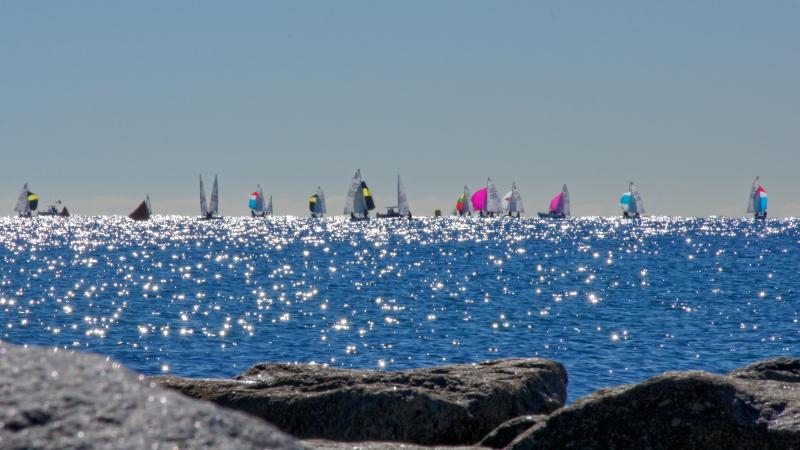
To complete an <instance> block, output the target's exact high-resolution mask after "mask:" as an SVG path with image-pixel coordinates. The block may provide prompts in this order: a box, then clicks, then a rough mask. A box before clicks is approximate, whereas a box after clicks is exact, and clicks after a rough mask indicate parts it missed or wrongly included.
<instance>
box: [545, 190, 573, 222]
mask: <svg viewBox="0 0 800 450" xmlns="http://www.w3.org/2000/svg"><path fill="white" fill-rule="evenodd" d="M569 216H570V201H569V191H568V190H567V185H566V184H565V185H564V186H563V187H562V188H561V192H559V193H558V195H556V196H555V197H553V199H552V200H550V207H549V210H548V212H546V213H543V212H540V213H539V217H540V218H542V219H565V218H567V217H569Z"/></svg>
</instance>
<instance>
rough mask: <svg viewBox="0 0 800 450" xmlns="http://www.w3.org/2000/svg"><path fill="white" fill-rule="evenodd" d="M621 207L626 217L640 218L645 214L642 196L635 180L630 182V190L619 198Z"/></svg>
mask: <svg viewBox="0 0 800 450" xmlns="http://www.w3.org/2000/svg"><path fill="white" fill-rule="evenodd" d="M619 207H620V209H622V217H623V218H626V219H638V218H639V217H641V215H642V214H644V212H645V211H644V203H643V202H642V196H641V195H639V189H638V188H637V187H636V185H635V184H633V181H631V182H630V183H629V184H628V191H627V192H624V193H623V194H622V198H620V199H619Z"/></svg>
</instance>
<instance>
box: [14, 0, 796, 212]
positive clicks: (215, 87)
mask: <svg viewBox="0 0 800 450" xmlns="http://www.w3.org/2000/svg"><path fill="white" fill-rule="evenodd" d="M798 23H800V2H796V1H784V2H770V3H767V4H756V3H752V2H738V1H732V2H726V3H724V4H718V5H711V4H695V3H693V2H671V3H666V4H644V3H641V2H634V1H624V2H614V3H610V4H598V3H590V2H580V3H569V4H564V3H558V2H552V3H551V2H536V3H534V2H523V1H508V2H477V1H441V2H422V1H409V2H402V3H373V2H368V1H345V2H336V3H333V2H330V3H328V2H321V1H319V2H318V1H304V2H285V3H272V2H255V1H253V2H248V1H242V2H236V3H233V4H223V3H214V2H189V1H175V2H169V3H160V2H151V1H145V2H136V3H113V4H112V3H107V2H100V1H86V2H80V3H65V2H55V1H42V2H36V3H30V2H23V1H18V2H17V1H9V2H4V3H3V4H2V5H0V60H1V61H3V65H4V68H5V70H3V71H0V149H2V155H3V162H2V169H0V215H11V214H13V211H12V209H13V207H14V204H15V202H16V198H17V195H18V193H19V190H20V188H21V187H22V184H23V183H25V182H28V183H29V186H30V188H31V190H32V191H34V192H36V193H37V194H38V195H39V196H40V197H41V201H40V205H41V207H46V205H48V204H50V203H51V202H54V201H55V200H58V199H60V200H62V201H63V202H64V203H65V204H66V205H67V206H68V207H69V208H70V210H71V211H73V212H74V213H76V214H81V215H95V214H128V213H129V212H130V211H132V210H133V209H134V207H135V206H136V205H137V204H138V203H139V202H141V200H142V199H143V198H144V196H145V195H146V194H149V195H150V196H151V198H152V202H153V207H154V209H155V211H156V213H158V214H183V215H197V214H198V213H199V206H198V203H199V202H198V193H197V190H198V186H197V176H198V174H203V177H204V180H205V181H206V188H207V189H209V188H210V185H211V181H212V180H213V176H214V174H215V173H216V174H218V175H219V181H220V204H221V213H222V215H224V216H235V215H246V214H247V213H248V210H247V200H248V197H249V194H250V192H252V191H253V190H254V189H255V187H256V185H257V184H260V185H261V186H262V188H263V190H264V192H265V194H267V195H273V197H274V203H275V213H276V214H278V215H282V214H290V215H301V216H304V215H307V212H308V209H307V202H308V197H309V196H310V195H311V194H313V193H314V191H315V190H316V187H317V185H320V186H322V187H323V189H324V191H325V193H326V197H327V199H328V211H329V214H333V215H337V214H339V213H340V212H341V210H342V206H343V205H342V202H343V199H344V195H345V193H346V190H347V187H348V183H349V180H350V177H351V176H352V174H353V172H354V171H355V169H357V168H360V169H361V171H362V174H363V176H364V179H365V180H366V181H367V183H368V184H369V186H370V188H371V190H372V192H373V194H374V196H375V200H376V203H377V205H378V208H379V209H383V207H384V206H390V205H394V204H395V202H396V200H395V183H396V178H395V177H396V175H397V173H399V174H400V175H401V176H402V178H403V182H404V184H405V188H406V190H407V193H408V198H409V202H410V205H411V209H412V212H413V213H414V214H416V215H432V214H433V211H434V209H441V210H442V213H443V214H445V215H448V214H450V212H451V211H452V209H453V207H454V204H455V200H456V197H457V196H458V194H459V193H460V191H461V188H462V187H463V185H464V184H467V185H468V186H469V187H470V188H471V189H472V190H475V189H477V188H479V186H481V185H482V184H484V183H485V180H486V177H487V176H489V177H491V178H492V180H493V181H494V182H495V184H496V185H497V187H498V189H499V190H500V191H501V192H506V191H507V190H509V189H510V186H511V182H512V181H515V182H516V183H517V186H518V187H519V189H520V191H521V193H522V197H523V199H524V204H525V209H526V215H535V213H536V211H539V210H544V209H545V208H546V206H547V203H548V202H549V200H550V198H552V196H553V195H555V194H556V193H557V192H558V191H559V190H560V188H561V185H562V184H563V183H566V184H567V185H568V186H569V188H570V193H571V195H572V211H573V215H575V216H594V215H603V216H609V215H618V214H619V208H618V202H619V196H620V194H621V193H622V192H623V191H624V190H625V189H626V187H627V183H628V181H631V180H632V181H634V182H636V183H637V185H638V186H639V188H640V189H641V192H642V196H643V197H644V201H645V204H646V207H647V213H648V215H669V216H711V215H718V216H735V217H740V216H745V215H746V214H745V207H746V196H747V192H748V190H749V187H750V184H751V183H752V181H753V178H755V176H757V175H760V176H761V181H762V184H763V185H764V186H765V188H766V189H767V191H768V193H769V198H770V208H769V212H770V216H771V217H786V216H800V199H799V198H798V193H800V179H799V178H798V177H797V175H796V170H795V168H796V167H797V166H798V163H800V151H798V150H800V146H798V143H800V89H798V88H797V80H800V27H798V26H797V24H798ZM40 209H41V208H40Z"/></svg>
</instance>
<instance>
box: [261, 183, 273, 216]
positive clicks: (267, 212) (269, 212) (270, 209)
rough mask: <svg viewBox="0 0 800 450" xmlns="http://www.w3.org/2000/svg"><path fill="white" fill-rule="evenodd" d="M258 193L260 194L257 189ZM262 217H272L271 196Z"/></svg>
mask: <svg viewBox="0 0 800 450" xmlns="http://www.w3.org/2000/svg"><path fill="white" fill-rule="evenodd" d="M260 192H261V190H260V189H259V193H260ZM262 198H263V197H262ZM264 215H265V216H271V215H272V196H271V195H270V196H269V203H268V204H267V209H265V210H264Z"/></svg>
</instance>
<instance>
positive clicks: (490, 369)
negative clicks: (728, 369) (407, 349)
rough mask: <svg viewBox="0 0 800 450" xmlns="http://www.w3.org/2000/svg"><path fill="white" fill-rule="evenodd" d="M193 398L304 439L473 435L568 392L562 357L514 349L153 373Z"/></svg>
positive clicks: (548, 406) (554, 404) (556, 402)
mask: <svg viewBox="0 0 800 450" xmlns="http://www.w3.org/2000/svg"><path fill="white" fill-rule="evenodd" d="M154 379H155V380H156V381H158V382H160V383H162V384H164V385H165V386H168V387H171V388H174V389H177V390H178V391H180V392H183V393H184V394H187V395H189V396H192V397H195V398H201V399H205V400H211V401H213V402H215V403H217V404H220V405H223V406H226V407H229V408H234V409H237V410H240V411H245V412H248V413H250V414H253V415H256V416H258V417H262V418H264V419H266V420H267V421H269V422H271V423H273V424H275V425H276V426H277V427H279V428H280V429H282V430H284V431H287V432H288V433H291V434H293V435H295V436H299V437H301V438H304V439H310V438H318V439H330V440H336V441H401V442H410V443H416V444H423V445H465V444H466V445H469V444H474V443H476V442H478V441H479V440H480V439H481V438H482V437H483V436H484V435H486V434H487V433H488V432H489V431H491V430H492V429H493V428H495V427H496V426H497V425H499V424H501V423H503V422H504V421H506V420H508V419H511V418H513V417H517V416H521V415H525V414H542V413H549V412H551V411H554V410H555V409H557V408H558V407H560V406H562V405H563V404H564V401H565V399H566V385H567V373H566V371H565V370H564V367H563V366H562V365H561V364H559V363H556V362H552V361H547V360H543V359H512V360H500V361H491V362H485V363H481V364H465V365H452V366H441V367H435V368H430V369H418V370H409V371H404V372H385V371H372V370H341V369H333V368H329V367H323V366H318V365H286V364H259V365H256V366H254V367H252V368H251V369H249V370H247V371H246V372H244V373H243V374H241V375H240V376H238V377H237V378H236V379H234V380H198V379H186V378H177V377H156V378H154Z"/></svg>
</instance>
